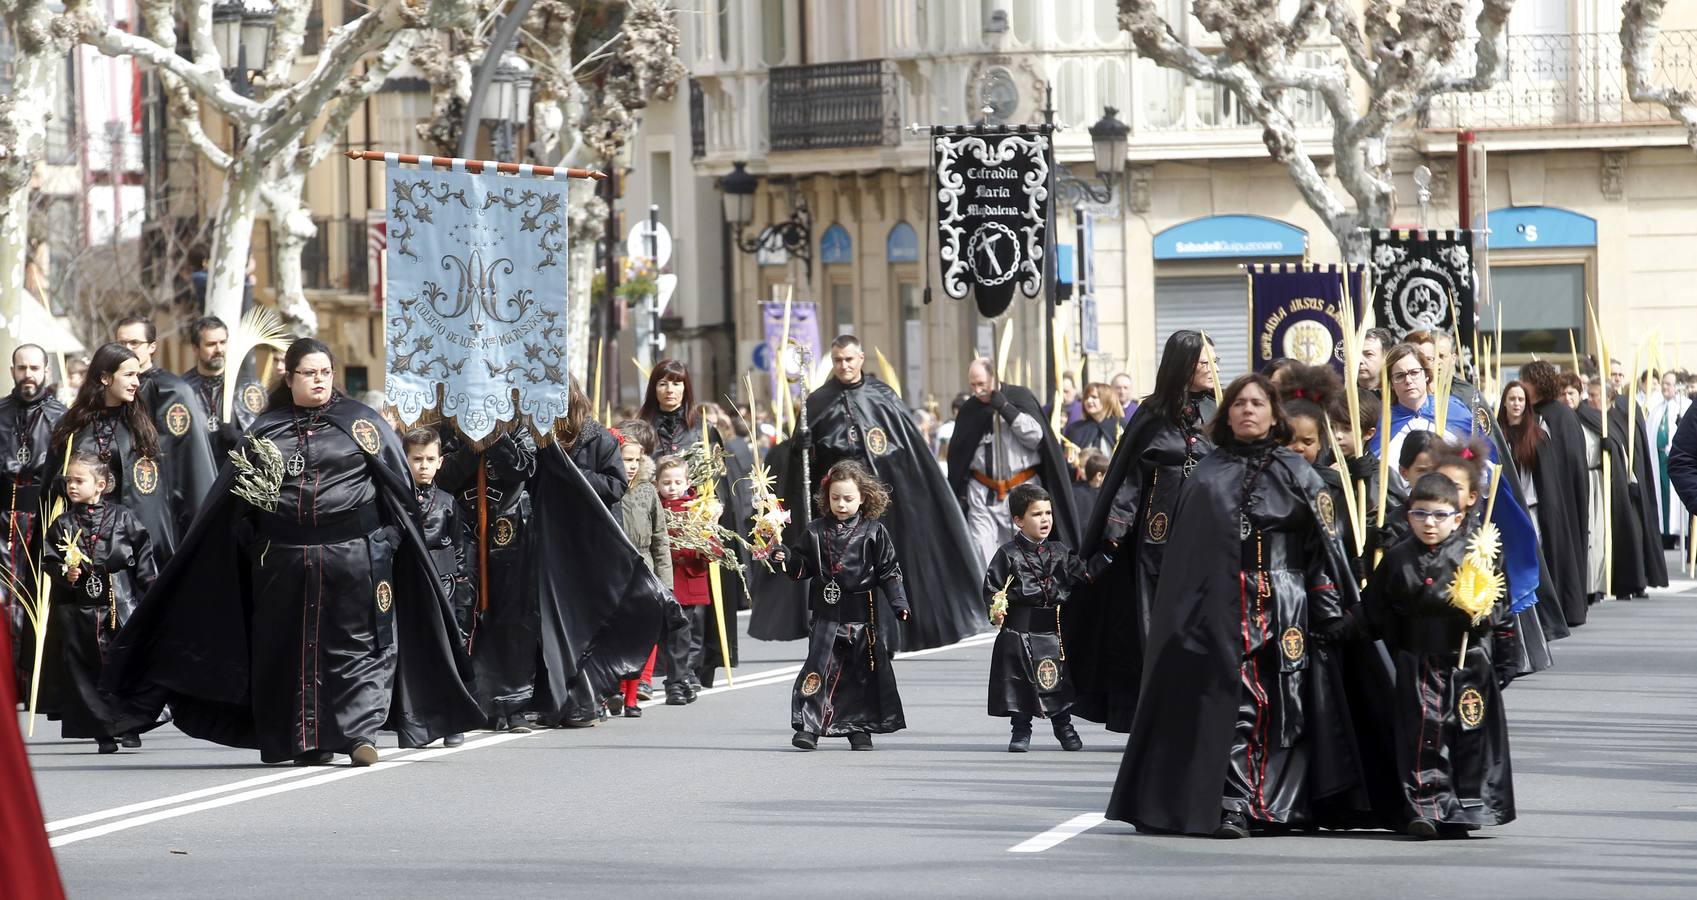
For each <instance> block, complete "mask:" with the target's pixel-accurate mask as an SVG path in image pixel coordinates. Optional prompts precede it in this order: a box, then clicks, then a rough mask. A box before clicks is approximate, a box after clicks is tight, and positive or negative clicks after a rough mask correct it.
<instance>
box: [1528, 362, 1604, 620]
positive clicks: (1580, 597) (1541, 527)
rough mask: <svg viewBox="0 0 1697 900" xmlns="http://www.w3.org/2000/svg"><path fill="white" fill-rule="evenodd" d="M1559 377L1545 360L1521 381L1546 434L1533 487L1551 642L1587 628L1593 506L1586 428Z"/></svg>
mask: <svg viewBox="0 0 1697 900" xmlns="http://www.w3.org/2000/svg"><path fill="white" fill-rule="evenodd" d="M1559 374H1560V373H1559V372H1558V371H1557V369H1556V367H1555V366H1554V365H1552V364H1551V363H1549V362H1547V361H1545V360H1533V361H1532V362H1529V363H1527V364H1526V365H1524V366H1522V367H1521V369H1520V381H1521V383H1522V384H1524V385H1525V387H1526V390H1527V392H1528V393H1529V394H1530V396H1529V397H1528V398H1527V399H1528V401H1530V403H1531V404H1532V409H1533V411H1534V412H1536V413H1537V415H1538V418H1539V420H1540V421H1541V422H1542V424H1543V428H1544V431H1545V434H1546V437H1545V439H1544V440H1543V441H1542V442H1541V444H1540V445H1539V448H1538V465H1537V468H1536V469H1534V470H1533V473H1532V483H1533V486H1534V487H1535V488H1536V489H1537V492H1538V534H1539V537H1540V538H1541V539H1542V540H1543V544H1544V561H1545V563H1546V564H1547V566H1548V567H1549V575H1550V586H1551V591H1552V593H1553V599H1554V600H1555V601H1556V603H1555V604H1554V606H1553V608H1550V609H1545V606H1546V604H1545V603H1544V602H1543V601H1542V600H1540V601H1539V603H1538V607H1537V608H1538V611H1539V616H1540V620H1541V622H1542V623H1543V625H1544V632H1545V634H1546V635H1548V636H1549V638H1550V639H1551V640H1555V639H1557V638H1558V637H1562V636H1565V635H1566V633H1567V631H1568V629H1570V628H1575V627H1578V626H1580V625H1583V624H1585V613H1586V609H1585V593H1586V592H1585V560H1586V535H1585V529H1586V526H1587V523H1588V522H1589V521H1590V505H1591V504H1590V476H1589V467H1588V466H1587V465H1586V461H1585V434H1584V432H1583V431H1582V430H1581V429H1582V428H1583V427H1584V426H1582V425H1581V424H1580V423H1579V416H1578V415H1577V414H1576V413H1575V412H1574V411H1573V410H1572V409H1569V408H1568V407H1567V405H1566V404H1565V403H1563V402H1562V399H1561V389H1560V387H1559V386H1558V376H1559ZM1558 613H1559V615H1558ZM1558 623H1559V624H1558Z"/></svg>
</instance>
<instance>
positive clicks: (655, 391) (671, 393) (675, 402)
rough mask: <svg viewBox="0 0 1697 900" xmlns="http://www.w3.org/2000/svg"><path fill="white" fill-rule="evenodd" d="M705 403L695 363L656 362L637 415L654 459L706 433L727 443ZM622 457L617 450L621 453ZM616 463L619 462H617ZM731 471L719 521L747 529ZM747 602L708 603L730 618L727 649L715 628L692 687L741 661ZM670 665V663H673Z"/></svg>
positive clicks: (684, 448)
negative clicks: (741, 612) (692, 369)
mask: <svg viewBox="0 0 1697 900" xmlns="http://www.w3.org/2000/svg"><path fill="white" fill-rule="evenodd" d="M702 412H703V406H702V405H700V404H697V403H696V402H695V382H694V381H693V380H692V379H691V378H690V374H689V367H688V366H686V365H684V364H683V363H682V362H679V361H678V360H675V359H662V360H660V361H659V362H657V363H655V364H654V368H653V369H652V370H651V371H650V372H649V373H648V388H647V391H646V393H644V394H643V399H642V407H641V409H640V410H639V411H638V412H637V418H639V419H641V420H643V421H644V422H647V423H648V424H649V425H651V426H653V428H654V435H655V441H654V458H655V459H656V460H658V459H660V458H662V457H666V456H682V455H684V454H685V453H687V452H688V451H689V449H690V448H691V447H694V446H695V445H696V444H699V443H701V439H702V435H703V433H704V432H705V434H706V438H707V442H708V443H709V444H710V445H711V446H713V447H715V448H722V447H724V446H725V438H724V435H722V434H720V433H719V429H717V428H715V427H713V425H712V423H711V422H709V423H707V427H706V428H705V429H704V428H703V427H702V424H703V419H704V418H705V417H704V416H703V415H702ZM616 455H617V453H616V451H615V456H616ZM615 461H616V460H615ZM734 484H735V483H734V482H733V481H732V478H731V475H730V461H729V460H727V461H726V475H725V477H722V478H720V479H719V484H718V486H717V487H716V488H715V490H714V497H716V498H717V499H718V500H719V502H720V503H722V504H723V505H724V513H723V514H722V515H720V516H719V525H720V527H722V528H725V529H726V530H728V531H734V532H738V533H741V532H745V531H747V529H748V520H747V519H746V518H739V516H738V506H737V504H736V503H735V502H734V498H735V488H734ZM730 585H731V580H729V579H725V580H722V581H721V585H720V586H721V588H723V592H724V593H726V594H729V593H731V591H730ZM741 605H742V604H741V603H740V602H739V601H738V599H737V598H735V597H719V596H714V597H713V599H712V602H711V603H710V604H709V605H708V607H707V613H706V615H707V621H708V622H713V623H717V622H718V621H719V617H720V616H723V617H724V622H725V647H724V648H723V649H721V648H720V647H719V634H718V625H717V624H715V625H714V626H713V628H712V629H710V631H711V632H712V637H711V639H710V640H708V641H707V642H706V645H705V646H704V647H703V650H702V657H701V668H700V669H698V670H696V671H694V672H691V673H689V674H688V676H687V677H688V679H689V683H690V686H691V688H692V689H700V688H702V687H712V686H713V680H714V673H715V672H716V671H717V670H718V669H720V668H730V667H732V666H735V665H736V662H737V631H738V629H737V627H736V624H737V608H738V607H740V606H741ZM727 654H728V655H729V656H730V658H731V659H730V665H729V666H727V665H726V664H725V659H724V658H725V656H726V655H727ZM668 665H669V663H668Z"/></svg>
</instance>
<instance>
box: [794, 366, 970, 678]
mask: <svg viewBox="0 0 1697 900" xmlns="http://www.w3.org/2000/svg"><path fill="white" fill-rule="evenodd" d="M807 421H808V426H809V429H810V432H811V435H812V441H813V453H812V464H811V467H812V470H811V473H810V474H811V476H812V479H813V484H812V485H810V486H808V487H806V488H804V487H803V485H802V483H801V466H800V465H799V464H793V463H792V465H791V466H790V467H789V468H787V469H786V472H785V474H786V475H787V476H788V480H786V481H785V482H783V483H782V488H783V489H782V491H781V492H780V496H782V497H783V498H784V505H785V507H786V508H788V509H790V510H792V513H791V523H792V524H791V526H790V528H788V529H785V532H784V540H785V541H786V542H792V543H793V542H795V541H797V540H799V539H800V530H799V528H800V525H801V524H802V523H804V522H805V521H806V518H807V517H804V516H802V515H801V514H800V511H801V509H802V506H801V504H802V502H803V500H802V498H804V497H809V496H811V494H812V493H813V489H816V488H817V487H818V485H819V481H820V480H821V479H822V478H824V477H825V473H826V472H827V471H828V470H829V469H830V467H831V466H832V465H834V464H836V463H837V462H840V461H842V460H845V459H853V460H856V461H858V462H860V463H862V464H865V465H867V466H868V467H870V468H871V469H872V472H873V474H874V475H876V476H878V478H879V479H880V480H882V481H883V482H884V483H885V484H887V485H889V487H890V507H889V509H888V510H886V511H885V513H884V518H883V520H882V521H883V523H884V527H885V528H886V529H887V530H888V531H889V532H890V537H891V539H892V540H894V541H895V547H896V557H897V558H898V559H899V560H900V561H901V566H902V580H903V582H904V584H905V587H906V592H907V597H908V600H909V602H911V603H912V604H913V616H912V618H910V619H909V620H908V621H907V622H906V623H905V624H904V625H903V626H902V627H901V629H900V631H899V632H898V633H899V634H900V641H899V646H898V642H897V641H896V640H894V634H892V637H891V642H890V643H891V646H890V650H891V652H895V651H896V650H898V649H903V650H913V649H926V648H931V647H942V646H947V645H949V644H952V643H955V642H956V641H959V640H961V639H962V638H965V637H969V636H971V635H974V634H978V633H979V632H981V631H984V630H986V629H988V628H989V627H990V622H989V619H988V618H987V617H986V616H985V613H984V610H983V609H982V608H981V607H980V606H979V598H978V589H979V583H980V580H981V579H982V578H983V574H984V566H983V563H982V561H981V560H980V559H979V557H978V551H977V549H976V548H975V547H974V546H973V544H972V541H971V539H970V538H968V537H967V533H966V517H965V516H963V515H961V511H960V505H959V504H958V503H956V502H955V499H954V496H953V495H952V494H951V493H950V492H949V486H948V483H947V482H946V481H945V480H944V479H943V472H942V470H941V469H940V468H939V467H938V466H937V463H936V461H935V460H934V459H933V458H932V456H931V452H930V449H929V447H930V445H929V444H928V443H927V442H926V440H925V436H924V435H923V434H921V433H920V432H919V428H918V427H917V426H916V425H914V424H913V416H912V415H910V414H909V413H908V410H907V407H906V406H905V405H903V404H902V400H901V397H899V396H897V395H896V392H895V391H893V390H891V389H890V387H889V386H888V385H886V384H884V383H883V382H882V381H879V380H878V378H877V377H876V376H874V375H870V374H867V375H862V376H861V380H860V382H859V383H857V384H854V385H844V384H843V383H842V382H840V381H837V380H836V379H835V378H832V379H830V380H829V381H827V382H826V383H825V386H824V387H821V388H820V389H819V390H816V391H814V392H813V393H812V394H809V395H808V397H807ZM798 449H799V446H798ZM894 619H895V617H894V616H886V615H880V617H879V621H880V622H881V623H882V622H893V621H894Z"/></svg>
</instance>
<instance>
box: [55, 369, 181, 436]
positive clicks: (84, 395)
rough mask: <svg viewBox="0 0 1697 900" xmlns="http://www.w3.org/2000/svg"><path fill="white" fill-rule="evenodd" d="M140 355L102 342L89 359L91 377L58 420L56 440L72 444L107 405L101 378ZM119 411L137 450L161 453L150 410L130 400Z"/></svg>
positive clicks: (78, 390)
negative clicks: (78, 433) (148, 412)
mask: <svg viewBox="0 0 1697 900" xmlns="http://www.w3.org/2000/svg"><path fill="white" fill-rule="evenodd" d="M134 359H137V356H136V355H135V352H134V351H132V350H131V349H130V348H128V347H126V346H124V345H123V344H120V343H118V342H117V341H113V342H111V343H109V344H102V345H100V349H99V350H96V351H94V358H93V359H91V360H89V363H88V377H87V378H84V379H83V383H82V387H80V388H78V389H77V399H76V400H75V401H73V402H72V403H71V409H70V411H69V412H67V413H65V417H64V418H62V419H60V420H59V427H57V428H55V429H53V444H54V446H59V445H60V443H61V442H63V443H64V445H65V446H69V445H70V442H71V441H72V440H74V439H75V438H76V436H77V432H79V431H81V430H83V429H84V428H86V427H87V426H88V424H89V423H91V422H93V421H94V420H95V419H97V418H99V417H100V413H101V411H102V410H104V409H105V408H106V385H104V384H101V383H100V379H102V378H106V377H109V376H111V375H113V374H115V373H116V372H117V371H118V367H119V366H122V365H123V364H124V363H126V362H128V361H130V360H134ZM118 415H119V417H120V418H122V419H123V420H124V427H125V428H127V429H129V432H130V440H131V441H133V442H134V443H135V449H136V453H137V454H139V455H141V456H146V457H158V456H159V432H157V431H156V430H154V427H153V419H152V418H151V417H149V416H148V414H147V410H145V409H143V408H142V405H141V401H140V400H139V399H137V400H131V401H129V402H128V403H125V404H124V405H123V406H122V407H120V409H119V412H118Z"/></svg>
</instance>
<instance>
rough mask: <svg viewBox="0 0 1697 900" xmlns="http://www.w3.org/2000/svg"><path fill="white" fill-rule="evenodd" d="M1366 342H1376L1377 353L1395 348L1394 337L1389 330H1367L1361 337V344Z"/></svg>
mask: <svg viewBox="0 0 1697 900" xmlns="http://www.w3.org/2000/svg"><path fill="white" fill-rule="evenodd" d="M1368 341H1378V342H1379V352H1380V353H1383V352H1385V351H1387V350H1389V349H1391V348H1392V347H1395V346H1396V335H1394V334H1391V330H1390V329H1389V328H1369V329H1367V333H1366V334H1364V335H1362V336H1361V342H1362V343H1364V344H1365V343H1366V342H1368Z"/></svg>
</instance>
